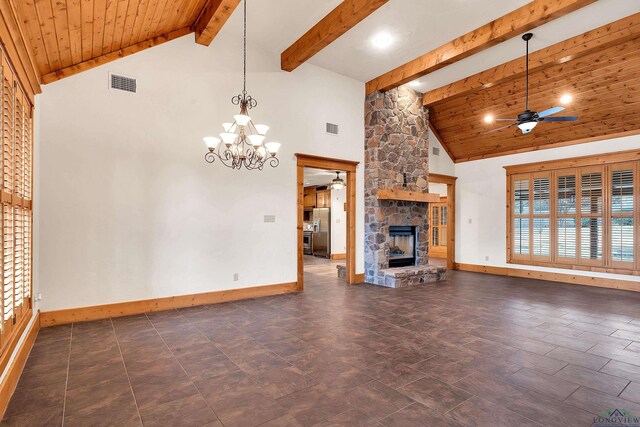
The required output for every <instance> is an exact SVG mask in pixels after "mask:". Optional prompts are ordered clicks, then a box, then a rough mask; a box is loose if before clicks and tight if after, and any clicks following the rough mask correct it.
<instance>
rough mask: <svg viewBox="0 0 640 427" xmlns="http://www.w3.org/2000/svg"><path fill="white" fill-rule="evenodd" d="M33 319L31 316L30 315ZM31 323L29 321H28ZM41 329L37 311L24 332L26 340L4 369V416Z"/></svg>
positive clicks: (0, 405)
mask: <svg viewBox="0 0 640 427" xmlns="http://www.w3.org/2000/svg"><path fill="white" fill-rule="evenodd" d="M29 320H31V316H29ZM27 324H29V322H27ZM39 330H40V313H36V318H35V319H34V320H33V322H31V324H30V326H29V327H27V328H26V331H25V332H24V337H25V339H24V341H22V343H21V344H20V345H19V346H18V347H16V348H15V357H14V359H13V360H12V361H11V363H10V364H9V365H8V367H7V369H6V370H5V371H4V373H5V375H4V377H3V378H2V383H0V413H1V414H2V416H1V417H0V418H2V417H4V413H5V411H6V410H7V406H8V405H9V400H11V396H12V395H13V392H14V391H15V389H16V386H17V385H18V380H19V379H20V375H22V370H23V369H24V365H25V363H27V357H29V352H30V351H31V348H32V347H33V343H34V342H35V340H36V336H37V335H38V331H39Z"/></svg>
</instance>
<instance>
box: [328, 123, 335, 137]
mask: <svg viewBox="0 0 640 427" xmlns="http://www.w3.org/2000/svg"><path fill="white" fill-rule="evenodd" d="M327 133H330V134H331V135H337V134H338V125H335V124H333V123H327Z"/></svg>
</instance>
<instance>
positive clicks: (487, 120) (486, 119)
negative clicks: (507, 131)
mask: <svg viewBox="0 0 640 427" xmlns="http://www.w3.org/2000/svg"><path fill="white" fill-rule="evenodd" d="M484 122H485V123H493V116H492V115H491V114H487V115H486V116H484Z"/></svg>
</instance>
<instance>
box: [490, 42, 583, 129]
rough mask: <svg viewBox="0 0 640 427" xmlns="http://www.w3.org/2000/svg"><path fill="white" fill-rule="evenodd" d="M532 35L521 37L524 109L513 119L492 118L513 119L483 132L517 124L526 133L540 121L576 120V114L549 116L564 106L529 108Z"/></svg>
mask: <svg viewBox="0 0 640 427" xmlns="http://www.w3.org/2000/svg"><path fill="white" fill-rule="evenodd" d="M532 37H533V34H532V33H527V34H525V35H523V36H522V39H523V40H524V41H525V43H526V44H527V54H526V60H525V61H526V65H525V66H526V74H525V75H526V95H525V104H524V105H525V107H524V109H525V111H524V112H523V113H520V114H518V117H517V118H515V119H493V120H495V121H513V122H514V123H511V124H509V125H506V126H501V127H499V128H496V129H492V130H490V131H487V132H484V133H485V134H487V133H494V132H498V131H500V130H502V129H506V128H509V127H511V126H518V128H520V130H521V131H522V133H523V134H526V133H529V132H531V131H532V130H533V128H535V127H536V126H537V125H538V123H540V122H573V121H576V120H578V116H556V117H549V116H551V115H553V114H556V113H559V112H560V111H562V110H564V107H553V108H549V109H547V110H544V111H542V112H540V113H538V112H536V111H532V110H529V40H531V38H532Z"/></svg>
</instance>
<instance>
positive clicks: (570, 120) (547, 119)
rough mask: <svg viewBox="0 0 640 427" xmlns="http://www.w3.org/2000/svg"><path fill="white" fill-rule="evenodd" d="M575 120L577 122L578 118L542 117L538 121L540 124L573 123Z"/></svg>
mask: <svg viewBox="0 0 640 427" xmlns="http://www.w3.org/2000/svg"><path fill="white" fill-rule="evenodd" d="M576 120H578V116H558V117H544V118H542V119H540V121H541V122H575V121H576Z"/></svg>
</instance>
